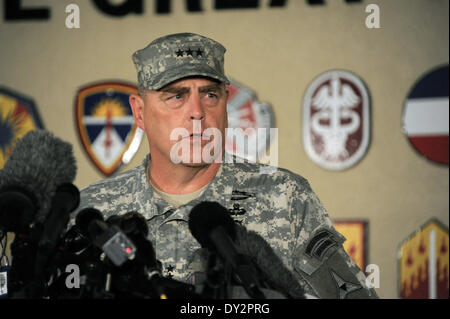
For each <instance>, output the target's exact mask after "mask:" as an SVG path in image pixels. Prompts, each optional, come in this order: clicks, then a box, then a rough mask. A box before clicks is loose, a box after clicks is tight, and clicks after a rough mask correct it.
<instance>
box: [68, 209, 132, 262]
mask: <svg viewBox="0 0 450 319" xmlns="http://www.w3.org/2000/svg"><path fill="white" fill-rule="evenodd" d="M75 225H76V226H77V227H78V228H79V229H80V230H81V231H82V232H83V234H85V235H86V236H87V237H89V238H90V239H91V241H92V243H93V244H94V245H95V246H96V247H98V248H100V249H101V250H103V252H104V253H105V254H106V256H108V258H109V259H110V260H111V261H112V263H113V264H114V265H115V266H121V265H122V264H123V263H125V262H126V261H127V260H129V259H133V258H134V255H135V252H136V246H135V245H134V244H133V242H132V241H131V240H130V239H129V238H128V237H127V236H126V235H125V234H124V233H123V232H122V231H121V230H120V228H119V227H118V226H117V225H108V224H107V223H106V222H105V221H104V220H103V215H102V213H101V212H100V211H99V210H97V209H95V208H91V207H89V208H84V209H83V210H81V211H80V212H79V213H78V214H77V216H76V217H75Z"/></svg>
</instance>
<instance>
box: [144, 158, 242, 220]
mask: <svg viewBox="0 0 450 319" xmlns="http://www.w3.org/2000/svg"><path fill="white" fill-rule="evenodd" d="M233 160H234V158H233V157H232V155H230V154H228V153H226V152H225V155H224V156H223V160H222V164H221V165H222V173H221V174H220V176H217V175H216V176H215V177H214V178H213V180H212V181H211V183H209V185H208V186H207V187H206V188H205V190H204V191H203V193H202V194H201V195H200V196H199V197H197V198H195V199H193V200H191V201H190V202H188V203H187V204H185V205H182V206H180V207H179V208H178V209H177V208H175V207H173V206H172V205H170V204H169V203H167V202H166V201H165V200H164V199H163V198H161V197H160V196H159V195H158V194H157V193H156V192H154V191H153V187H152V186H151V184H150V182H149V181H150V175H149V172H150V165H151V157H150V154H148V155H147V156H146V157H145V159H144V161H143V166H144V170H145V174H143V175H144V176H143V177H142V178H143V182H144V183H145V184H146V185H145V188H146V189H147V190H148V194H149V198H150V204H151V206H152V212H153V213H152V214H151V216H150V219H152V218H153V217H156V216H160V215H164V214H166V213H169V212H173V214H169V216H168V217H167V218H166V219H165V220H164V221H163V222H162V223H163V224H164V223H166V222H169V221H171V220H177V219H178V220H183V221H186V222H187V221H188V220H189V213H190V212H191V210H192V208H193V207H194V206H195V205H197V204H199V203H201V202H203V201H214V202H218V203H219V204H221V205H222V206H224V207H229V206H231V197H232V192H233V188H234V185H235V182H236V181H235V176H236V172H235V167H234V165H232V162H233Z"/></svg>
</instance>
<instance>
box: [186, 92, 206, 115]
mask: <svg viewBox="0 0 450 319" xmlns="http://www.w3.org/2000/svg"><path fill="white" fill-rule="evenodd" d="M189 113H190V118H191V120H203V119H204V117H205V112H204V108H203V105H202V101H201V98H200V96H199V94H192V95H191V97H190V99H189Z"/></svg>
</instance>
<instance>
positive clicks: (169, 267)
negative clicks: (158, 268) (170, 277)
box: [167, 265, 175, 272]
mask: <svg viewBox="0 0 450 319" xmlns="http://www.w3.org/2000/svg"><path fill="white" fill-rule="evenodd" d="M174 269H175V267H174V266H172V265H169V266H167V272H172V271H173V270H174Z"/></svg>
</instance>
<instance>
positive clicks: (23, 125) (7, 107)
mask: <svg viewBox="0 0 450 319" xmlns="http://www.w3.org/2000/svg"><path fill="white" fill-rule="evenodd" d="M42 128H44V127H43V125H42V121H41V118H40V116H39V113H38V110H37V108H36V105H35V103H34V101H33V100H32V99H30V98H28V97H25V96H23V95H22V94H19V93H17V92H14V91H12V90H10V89H7V88H5V87H0V169H2V168H3V166H4V165H5V163H6V161H7V160H8V158H9V155H10V154H11V152H12V151H13V149H14V147H15V146H16V143H17V141H18V140H19V139H20V138H22V137H23V136H24V135H26V134H27V133H28V132H29V131H32V130H36V129H42Z"/></svg>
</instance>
